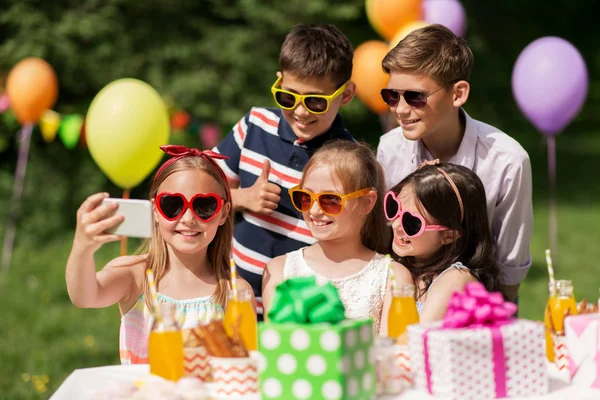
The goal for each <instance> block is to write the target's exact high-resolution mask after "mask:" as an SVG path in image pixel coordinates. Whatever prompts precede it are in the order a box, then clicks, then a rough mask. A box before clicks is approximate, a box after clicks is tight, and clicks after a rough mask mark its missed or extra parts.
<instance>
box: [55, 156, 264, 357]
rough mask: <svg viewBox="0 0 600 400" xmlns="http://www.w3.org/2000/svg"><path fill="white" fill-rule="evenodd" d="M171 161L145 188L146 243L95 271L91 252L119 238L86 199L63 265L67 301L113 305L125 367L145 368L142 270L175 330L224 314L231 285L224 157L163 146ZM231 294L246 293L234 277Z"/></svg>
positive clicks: (114, 219) (147, 325)
mask: <svg viewBox="0 0 600 400" xmlns="http://www.w3.org/2000/svg"><path fill="white" fill-rule="evenodd" d="M161 149H162V150H163V151H164V152H165V153H167V154H169V155H170V156H172V158H170V159H169V160H167V161H166V162H165V163H164V164H163V165H162V166H161V167H160V168H159V169H158V171H157V172H156V175H155V176H154V180H153V182H152V186H151V189H150V199H151V201H152V204H153V209H154V217H153V218H154V221H153V232H152V237H151V238H149V239H147V240H146V241H145V242H144V243H143V244H142V246H141V248H140V249H139V251H138V252H137V253H136V255H133V256H124V257H118V258H116V259H114V260H112V261H111V262H109V263H108V264H107V265H106V266H105V267H104V268H103V269H102V270H100V271H99V272H96V265H95V262H94V252H95V251H96V250H97V249H98V248H100V246H102V244H103V243H107V242H111V241H115V240H119V239H120V237H118V236H116V235H113V234H110V233H107V232H106V230H107V229H109V228H111V227H112V226H115V225H116V224H118V223H120V222H121V221H122V217H121V216H119V215H112V214H113V213H114V211H115V208H114V207H113V206H112V205H111V204H110V203H108V204H106V203H102V200H103V199H104V198H106V197H108V195H107V194H105V193H97V194H95V195H92V196H90V197H89V198H88V199H87V200H86V201H85V202H84V203H83V204H82V205H81V207H80V208H79V210H78V212H77V228H76V231H75V239H74V241H73V249H72V251H71V255H70V257H69V260H68V262H67V269H66V279H67V289H68V292H69V296H70V297H71V300H72V301H73V303H74V304H75V305H76V306H78V307H90V308H100V307H107V306H110V305H112V304H115V303H118V304H119V308H120V310H121V314H122V318H121V340H120V347H121V348H120V354H121V361H122V363H124V364H130V363H147V362H148V336H149V333H150V329H151V326H152V314H153V312H154V310H153V307H152V301H151V297H152V295H151V292H150V286H149V283H148V281H147V278H146V270H150V271H152V272H153V275H154V277H155V281H156V285H157V290H158V294H157V297H158V302H159V303H160V304H164V303H170V304H174V305H175V309H176V310H177V315H178V322H179V325H180V327H192V326H196V325H198V324H203V323H205V322H207V321H208V320H210V319H211V318H213V317H214V316H215V315H219V314H221V313H223V310H224V308H225V306H226V297H227V293H228V288H229V286H230V280H231V276H230V267H229V260H230V258H231V242H232V236H233V213H232V209H231V194H230V190H229V185H228V182H227V178H226V176H225V174H224V172H223V170H222V169H221V168H220V167H219V166H218V164H217V161H216V160H219V159H226V158H227V157H225V156H223V155H221V154H218V153H215V152H212V151H200V150H197V149H190V148H187V147H185V146H162V147H161ZM237 290H238V293H241V291H246V290H247V291H249V292H250V296H251V302H252V304H254V299H253V297H252V295H251V293H252V292H251V290H250V286H249V285H248V283H247V282H246V281H244V280H243V279H241V278H239V277H238V278H237Z"/></svg>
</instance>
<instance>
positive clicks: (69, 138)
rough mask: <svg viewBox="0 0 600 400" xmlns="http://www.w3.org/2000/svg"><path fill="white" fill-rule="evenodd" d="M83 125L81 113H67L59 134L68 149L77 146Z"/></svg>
mask: <svg viewBox="0 0 600 400" xmlns="http://www.w3.org/2000/svg"><path fill="white" fill-rule="evenodd" d="M82 126H83V117H82V116H81V115H77V114H74V115H66V116H65V117H64V118H63V120H62V123H61V124H60V129H59V131H58V136H59V137H60V140H62V142H63V144H64V145H65V147H66V148H67V149H71V150H72V149H74V148H75V147H76V146H77V142H78V141H79V136H80V135H81V127H82Z"/></svg>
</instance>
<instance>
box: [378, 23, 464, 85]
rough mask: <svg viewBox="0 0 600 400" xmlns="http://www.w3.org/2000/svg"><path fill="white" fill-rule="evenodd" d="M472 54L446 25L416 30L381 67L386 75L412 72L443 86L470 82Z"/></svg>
mask: <svg viewBox="0 0 600 400" xmlns="http://www.w3.org/2000/svg"><path fill="white" fill-rule="evenodd" d="M473 62H474V58H473V52H472V51H471V49H470V48H469V46H468V45H467V42H466V41H465V40H464V39H463V38H461V37H458V36H456V35H455V34H454V33H452V31H451V30H450V29H448V28H446V27H445V26H443V25H439V24H433V25H429V26H426V27H424V28H420V29H416V30H414V31H412V32H411V33H409V34H408V35H407V36H406V37H405V38H404V39H402V40H401V41H400V42H399V43H398V44H397V45H396V47H394V48H393V49H392V50H390V51H389V53H387V55H386V56H385V58H384V59H383V61H382V63H381V65H382V67H383V70H384V71H385V73H387V74H389V73H390V72H410V73H418V74H422V75H427V76H429V77H430V78H432V79H434V80H436V81H437V82H438V83H440V84H442V85H444V84H447V83H449V82H452V81H459V80H465V81H468V80H469V77H470V75H471V69H473Z"/></svg>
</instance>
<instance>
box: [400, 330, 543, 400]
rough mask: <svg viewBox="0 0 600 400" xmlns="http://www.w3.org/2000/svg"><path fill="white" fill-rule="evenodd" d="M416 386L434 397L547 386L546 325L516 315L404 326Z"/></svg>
mask: <svg viewBox="0 0 600 400" xmlns="http://www.w3.org/2000/svg"><path fill="white" fill-rule="evenodd" d="M408 335H409V349H410V360H411V370H412V373H413V381H414V385H415V387H416V388H417V389H421V390H424V391H428V392H430V393H431V394H433V395H434V396H436V397H438V396H439V397H443V398H444V399H447V400H450V399H457V400H458V399H460V400H469V399H472V400H484V399H495V398H498V397H517V396H533V395H543V394H546V393H547V392H548V375H547V374H548V370H547V366H546V352H545V344H544V326H543V325H542V324H541V323H538V322H532V321H527V320H519V319H515V320H512V321H510V322H506V323H504V324H501V325H499V326H494V327H491V328H490V327H469V328H458V329H455V328H444V329H442V324H441V323H440V322H434V323H431V324H423V325H410V326H409V327H408Z"/></svg>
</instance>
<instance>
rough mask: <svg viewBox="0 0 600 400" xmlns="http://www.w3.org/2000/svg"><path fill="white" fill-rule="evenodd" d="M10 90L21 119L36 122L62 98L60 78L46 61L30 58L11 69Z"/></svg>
mask: <svg viewBox="0 0 600 400" xmlns="http://www.w3.org/2000/svg"><path fill="white" fill-rule="evenodd" d="M6 93H7V94H8V97H9V99H10V107H11V109H12V110H13V112H14V113H15V115H16V116H17V119H18V120H19V122H20V123H21V124H25V123H34V122H36V121H37V120H38V119H39V118H40V117H41V116H42V114H43V113H44V111H46V110H49V109H51V108H52V107H53V106H54V103H55V102H56V98H57V97H58V78H57V77H56V73H55V72H54V70H53V69H52V67H51V66H50V64H48V63H47V62H46V61H44V60H42V59H41V58H36V57H31V58H26V59H24V60H22V61H20V62H19V63H18V64H17V65H15V66H14V67H13V69H12V70H11V71H10V73H9V75H8V78H7V81H6Z"/></svg>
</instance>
